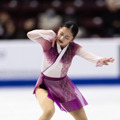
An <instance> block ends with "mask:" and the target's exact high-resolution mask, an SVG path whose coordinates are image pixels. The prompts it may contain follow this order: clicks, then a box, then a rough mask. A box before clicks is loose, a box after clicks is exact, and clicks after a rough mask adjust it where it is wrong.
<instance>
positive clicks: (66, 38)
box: [57, 27, 73, 48]
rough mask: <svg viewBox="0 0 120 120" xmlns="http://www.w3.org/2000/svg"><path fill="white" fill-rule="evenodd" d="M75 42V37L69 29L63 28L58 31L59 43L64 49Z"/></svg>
mask: <svg viewBox="0 0 120 120" xmlns="http://www.w3.org/2000/svg"><path fill="white" fill-rule="evenodd" d="M72 41H73V35H72V32H71V30H70V29H69V28H66V27H62V28H60V29H59V31H58V35H57V43H58V44H59V45H60V46H61V47H62V48H64V47H65V46H67V45H68V44H69V43H70V42H72Z"/></svg>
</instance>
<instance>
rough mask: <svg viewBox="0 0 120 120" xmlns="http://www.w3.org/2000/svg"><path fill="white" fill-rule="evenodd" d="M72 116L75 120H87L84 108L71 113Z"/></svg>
mask: <svg viewBox="0 0 120 120" xmlns="http://www.w3.org/2000/svg"><path fill="white" fill-rule="evenodd" d="M70 114H71V115H72V116H73V117H74V118H75V120H87V116H86V114H85V111H84V108H81V109H79V110H75V111H73V112H70Z"/></svg>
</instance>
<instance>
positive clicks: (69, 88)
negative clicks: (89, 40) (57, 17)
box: [27, 21, 114, 120]
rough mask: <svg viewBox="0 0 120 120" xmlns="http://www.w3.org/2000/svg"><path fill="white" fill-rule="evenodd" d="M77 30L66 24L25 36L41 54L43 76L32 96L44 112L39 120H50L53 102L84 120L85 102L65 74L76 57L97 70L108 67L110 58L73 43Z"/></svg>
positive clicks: (76, 119)
mask: <svg viewBox="0 0 120 120" xmlns="http://www.w3.org/2000/svg"><path fill="white" fill-rule="evenodd" d="M77 33H78V27H77V25H76V24H75V23H74V22H71V21H68V22H66V23H64V25H63V26H61V27H60V29H59V30H58V33H57V35H56V34H55V33H54V32H53V31H52V30H33V31H30V32H28V33H27V36H28V38H29V39H31V40H33V41H35V42H37V43H39V44H41V46H42V48H43V53H44V59H43V64H42V68H41V69H42V70H41V71H42V74H41V76H40V77H39V79H38V81H37V83H36V86H35V89H34V93H35V95H36V97H37V99H38V102H39V104H40V106H41V108H42V109H43V114H42V115H41V117H40V118H39V120H50V119H51V117H52V116H53V114H54V112H55V107H54V102H55V103H56V104H57V105H58V107H59V108H60V109H61V110H63V111H66V112H69V113H70V114H71V115H72V116H73V117H74V118H75V120H87V117H86V114H85V111H84V108H83V106H85V105H87V104H88V103H87V101H86V100H85V98H84V97H83V96H82V94H81V93H80V91H79V90H78V89H77V87H76V86H75V85H74V84H73V83H72V81H71V80H70V79H69V78H68V77H67V71H68V69H69V67H70V65H71V62H72V59H73V57H74V56H75V55H78V56H80V57H83V58H85V59H87V60H89V61H91V62H93V63H96V65H97V66H100V65H108V62H113V61H114V59H113V58H102V57H98V56H96V55H94V54H92V53H89V52H87V51H85V50H84V49H83V48H82V47H81V46H80V45H78V44H76V43H74V42H73V41H74V38H75V37H76V35H77Z"/></svg>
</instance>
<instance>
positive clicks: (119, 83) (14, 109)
mask: <svg viewBox="0 0 120 120" xmlns="http://www.w3.org/2000/svg"><path fill="white" fill-rule="evenodd" d="M67 20H74V21H75V22H76V23H77V24H78V26H79V33H78V35H77V37H76V39H75V42H76V43H78V44H80V45H81V46H82V47H83V48H84V49H86V50H88V51H89V52H92V53H94V54H96V55H98V56H102V57H106V58H109V57H113V58H114V59H115V62H114V63H111V64H109V66H102V67H96V65H95V64H93V63H90V62H88V61H86V60H84V59H82V58H80V57H75V58H74V60H73V63H72V65H71V67H70V69H69V72H68V75H69V77H70V78H71V80H72V81H73V82H74V83H75V84H76V86H77V87H78V88H79V89H80V91H81V92H82V94H83V96H84V97H85V98H86V99H87V101H88V103H89V105H88V106H86V107H85V111H86V114H87V116H88V120H120V115H119V108H120V102H119V101H120V63H119V61H120V0H69V1H68V0H4V1H3V0H1V1H0V108H1V109H0V119H1V120H8V119H10V120H16V119H17V120H21V119H22V120H26V119H29V120H33V119H34V120H38V118H39V116H40V114H41V113H42V110H41V108H40V107H39V104H38V103H37V100H36V98H35V96H34V95H32V92H33V88H34V86H35V83H36V81H37V79H38V77H39V75H40V73H41V71H40V68H41V62H42V57H43V54H42V48H41V47H40V45H39V44H36V43H34V42H32V41H31V40H29V39H28V38H27V36H26V33H27V32H28V31H30V30H33V29H52V30H54V31H55V32H56V33H57V30H58V29H59V26H60V25H61V24H62V23H63V22H65V21H67ZM55 107H56V113H55V115H54V117H53V118H52V120H56V119H57V120H61V119H64V120H73V118H72V117H71V116H70V115H69V114H68V113H64V112H61V111H60V110H59V109H58V107H57V106H55Z"/></svg>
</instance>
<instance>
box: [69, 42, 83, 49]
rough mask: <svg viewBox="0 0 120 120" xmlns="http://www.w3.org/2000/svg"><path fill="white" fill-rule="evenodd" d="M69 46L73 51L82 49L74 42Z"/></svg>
mask: <svg viewBox="0 0 120 120" xmlns="http://www.w3.org/2000/svg"><path fill="white" fill-rule="evenodd" d="M70 45H71V47H72V48H74V49H79V48H82V46H81V45H79V44H77V43H75V42H71V43H70Z"/></svg>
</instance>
